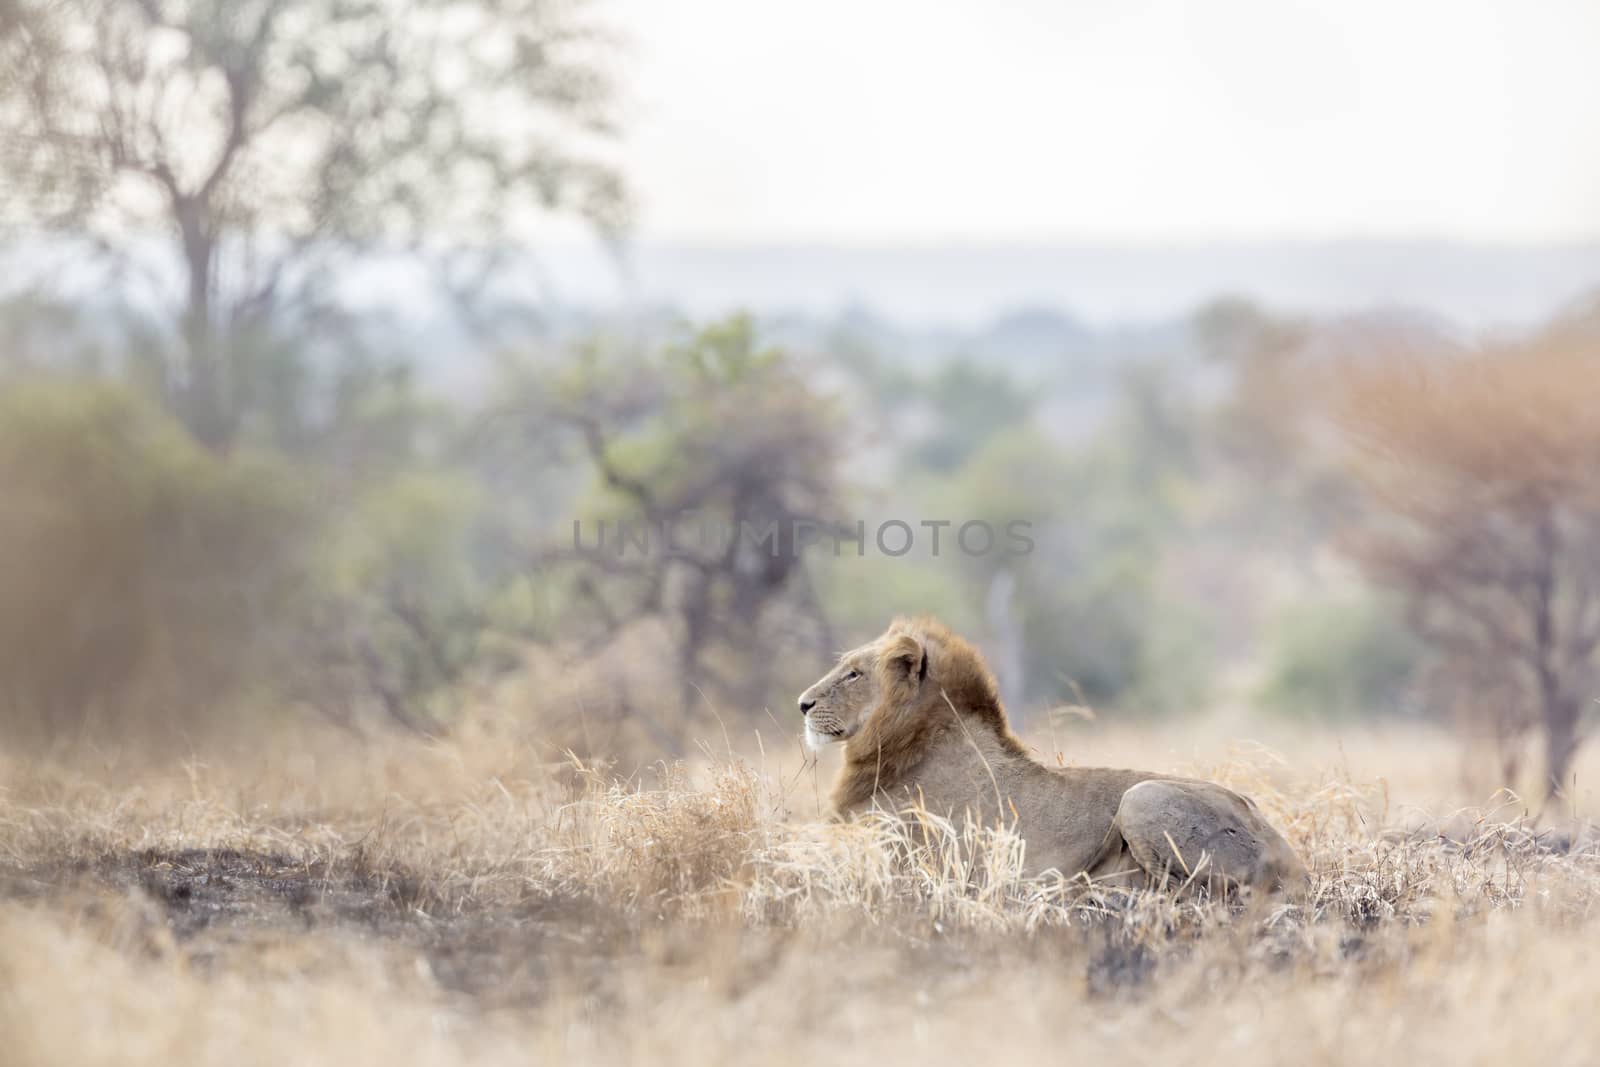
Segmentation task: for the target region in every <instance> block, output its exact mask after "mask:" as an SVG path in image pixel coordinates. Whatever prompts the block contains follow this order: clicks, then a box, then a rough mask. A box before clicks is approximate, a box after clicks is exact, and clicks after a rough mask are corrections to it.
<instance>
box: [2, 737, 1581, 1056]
mask: <svg viewBox="0 0 1600 1067" xmlns="http://www.w3.org/2000/svg"><path fill="white" fill-rule="evenodd" d="M1222 736H1223V735H1221V734H1212V733H1208V732H1207V730H1206V728H1205V727H1201V726H1189V727H1185V728H1183V729H1182V730H1181V731H1180V730H1179V729H1178V728H1176V727H1175V728H1173V729H1171V730H1151V731H1149V732H1146V733H1142V734H1139V733H1132V732H1127V731H1119V730H1115V729H1102V728H1099V727H1098V726H1095V727H1093V728H1090V727H1083V726H1075V727H1074V728H1073V729H1072V730H1071V731H1070V736H1069V737H1067V738H1065V739H1063V743H1064V744H1066V745H1070V747H1071V748H1072V749H1073V755H1072V758H1071V760H1070V762H1077V763H1085V764H1087V763H1099V762H1112V763H1124V764H1126V763H1137V764H1143V765H1153V766H1159V767H1165V768H1169V769H1173V770H1187V771H1198V772H1202V773H1207V774H1212V775H1215V776H1216V777H1218V778H1219V779H1221V780H1222V781H1224V782H1227V783H1229V784H1231V785H1234V786H1236V787H1239V788H1242V789H1246V790H1248V791H1249V792H1250V793H1252V794H1253V795H1254V796H1255V797H1257V798H1258V799H1259V800H1260V802H1261V804H1262V806H1263V808H1264V809H1265V810H1266V811H1267V812H1268V813H1269V814H1270V816H1271V817H1272V818H1273V819H1274V821H1275V822H1276V823H1277V824H1278V825H1279V826H1281V827H1282V828H1283V829H1284V830H1285V831H1286V832H1287V834H1288V835H1289V837H1290V838H1291V839H1292V840H1293V841H1294V842H1295V844H1296V845H1297V846H1298V847H1300V848H1301V849H1302V850H1303V851H1304V853H1305V854H1306V855H1307V857H1308V858H1309V859H1310V861H1311V862H1312V865H1313V866H1314V868H1315V871H1316V887H1315V892H1314V894H1313V896H1312V898H1311V899H1310V900H1309V901H1308V902H1306V903H1304V904H1299V905H1297V904H1293V903H1289V902H1285V901H1282V900H1277V899H1256V900H1250V901H1247V902H1244V903H1242V904H1240V903H1233V904H1226V903H1221V902H1211V903H1207V902H1203V901H1195V900H1189V899H1184V898H1178V897H1175V896H1173V895H1170V894H1157V893H1150V892H1146V893H1134V894H1130V893H1128V892H1125V891H1122V890H1119V889H1114V888H1111V887H1104V886H1101V887H1096V886H1085V885H1082V884H1073V883H1068V882H1061V881H1046V882H1029V881H1025V880H1021V879H1019V878H1018V877H1017V876H1016V874H1015V870H1016V867H1017V861H1018V858H1019V856H1018V852H1017V848H1016V842H1015V841H1014V840H1013V839H1011V838H1010V837H1009V836H1008V835H1007V834H1005V833H1004V832H996V831H994V830H990V829H973V828H966V829H965V830H963V829H961V828H958V827H949V826H941V825H938V824H933V823H930V825H929V829H930V830H931V831H932V832H931V833H930V834H928V835H926V836H918V837H915V838H913V837H911V836H909V835H907V834H905V833H903V832H900V831H898V830H896V829H895V828H893V827H891V826H889V825H883V824H856V825H850V826H830V825H824V824H822V823H820V822H819V821H818V820H817V819H816V818H815V813H816V810H817V809H816V805H817V798H818V795H819V794H821V793H823V792H824V791H825V789H826V784H827V781H826V779H827V776H828V775H829V774H830V773H831V770H832V767H831V764H830V763H829V761H828V760H827V758H825V759H824V760H823V763H822V765H821V767H820V768H811V769H808V768H806V767H804V766H802V765H801V762H800V758H799V753H798V751H797V749H796V748H795V747H793V743H792V741H791V740H789V739H785V741H784V742H783V746H782V747H783V751H781V752H779V751H775V750H774V748H773V746H771V744H770V742H768V744H767V746H766V750H765V751H762V749H761V747H755V748H753V749H752V750H751V751H750V752H749V753H748V754H747V755H745V756H744V757H742V758H732V759H730V758H729V756H728V750H727V749H726V748H725V747H724V746H723V745H722V744H721V742H720V740H719V744H718V745H717V746H715V747H712V746H707V749H706V752H705V755H704V757H703V758H702V759H700V760H698V761H696V762H695V764H693V765H692V766H673V767H667V766H658V767H654V768H644V769H641V770H639V771H637V772H635V773H633V774H632V775H631V776H627V775H625V776H623V780H619V779H618V777H617V776H616V775H615V774H614V773H613V774H606V773H602V772H600V771H598V770H590V769H586V768H581V767H577V766H574V765H572V764H570V763H564V762H562V761H561V760H560V759H559V758H550V759H548V762H541V761H542V760H545V759H546V758H547V756H548V755H549V754H546V753H541V752H540V751H539V749H538V748H537V746H535V745H532V744H529V743H527V742H526V740H525V739H521V738H517V737H514V736H512V735H510V734H506V733H501V732H497V731H494V730H490V729H477V730H465V731H462V732H460V733H459V734H457V735H453V736H452V738H451V739H450V740H448V741H422V740H389V741H385V742H382V743H372V744H367V745H363V746H352V745H351V744H350V743H349V740H348V738H343V737H321V738H319V737H315V736H305V735H302V734H298V733H295V734H291V735H286V736H283V737H279V738H277V739H276V740H275V741H273V742H271V743H264V742H262V741H260V740H259V739H256V740H253V741H252V743H250V744H249V745H243V746H240V747H239V748H238V749H237V750H235V751H233V752H232V753H231V754H230V753H229V752H228V751H223V750H221V749H219V750H218V751H217V752H216V753H215V754H214V755H210V756H207V757H200V756H198V755H197V756H194V757H192V758H190V759H187V760H184V761H182V762H181V763H179V764H176V765H172V766H168V767H166V768H164V769H163V768H144V767H136V766H132V765H125V761H124V760H123V759H122V758H120V757H118V756H117V755H115V754H113V753H112V752H110V751H106V752H102V753H100V754H99V755H98V756H86V755H84V754H83V753H81V752H79V753H76V754H74V755H73V757H72V758H71V759H70V760H67V759H39V758H36V757H29V758H27V759H23V758H19V757H9V758H6V759H5V760H4V762H3V763H0V785H3V788H0V897H3V902H0V1032H3V1033H4V1034H5V1035H6V1038H5V1041H4V1043H3V1046H0V1059H3V1060H5V1061H6V1062H10V1063H19V1064H26V1063H75V1064H88V1063H102V1062H116V1063H158V1062H159V1063H174V1062H185V1063H187V1062H197V1063H204V1062H227V1063H230V1064H246V1063H271V1064H284V1063H367V1062H370V1063H462V1062H512V1061H515V1062H527V1061H554V1062H583V1063H629V1062H648V1063H671V1062H692V1063H696V1064H703V1063H717V1062H739V1063H746V1062H766V1063H790V1062H795V1063H798V1062H815V1061H817V1060H819V1059H820V1060H823V1061H825V1062H869V1063H882V1062H904V1061H909V1060H918V1061H926V1062H951V1063H975V1062H998V1061H1003V1060H1028V1061H1045V1060H1049V1061H1052V1062H1060V1061H1063V1060H1064V1059H1072V1060H1077V1061H1080V1062H1081V1061H1083V1060H1084V1059H1085V1058H1087V1057H1091V1056H1093V1057H1097V1058H1103V1059H1104V1060H1105V1061H1107V1062H1112V1061H1121V1062H1128V1061H1131V1062H1148V1061H1153V1060H1156V1059H1160V1060H1162V1061H1163V1062H1167V1063H1186V1062H1195V1063H1202V1062H1204V1063H1212V1062H1218V1061H1224V1062H1226V1061H1230V1060H1231V1061H1236V1062H1284V1061H1287V1060H1291V1059H1292V1060H1293V1061H1295V1062H1302V1063H1334V1062H1350V1061H1361V1062H1365V1063H1386V1062H1398V1061H1399V1060H1400V1059H1401V1057H1407V1058H1410V1059H1413V1060H1414V1061H1416V1062H1444V1061H1449V1062H1454V1063H1532V1062H1537V1063H1542V1064H1558V1063H1586V1062H1593V1059H1594V1055H1595V1049H1596V1048H1597V1047H1600V1016H1597V1013H1595V1012H1594V1010H1593V1004H1594V1002H1595V998H1596V996H1597V995H1600V947H1597V945H1600V942H1597V938H1596V934H1597V933H1600V914H1597V912H1600V907H1597V903H1600V848H1596V847H1595V846H1594V844H1593V835H1592V831H1590V830H1589V829H1587V827H1586V824H1585V822H1584V821H1583V818H1582V816H1583V814H1584V812H1583V811H1582V810H1581V809H1582V808H1583V805H1584V803H1585V800H1584V798H1583V796H1582V794H1581V791H1580V794H1579V796H1578V799H1577V800H1575V801H1574V802H1573V805H1574V810H1569V811H1565V812H1561V813H1556V814H1552V813H1551V812H1548V811H1547V812H1545V813H1544V814H1543V818H1542V819H1541V820H1540V821H1539V824H1538V825H1537V826H1535V825H1534V823H1533V819H1532V817H1531V813H1530V806H1528V805H1524V804H1522V803H1520V802H1518V801H1516V800H1515V799H1513V798H1507V797H1502V798H1500V800H1503V803H1498V806H1495V807H1486V808H1483V809H1478V810H1473V809H1468V810H1453V809H1451V808H1449V807H1448V806H1447V805H1448V803H1449V800H1450V798H1452V797H1456V796H1459V795H1460V794H1461V793H1462V792H1463V791H1464V790H1465V789H1467V788H1468V786H1466V785H1465V784H1464V783H1463V780H1462V778H1461V773H1460V768H1461V760H1460V758H1459V754H1458V750H1457V748H1456V747H1455V746H1454V744H1453V742H1452V741H1450V740H1449V739H1446V738H1445V737H1443V736H1442V735H1438V734H1433V733H1430V732H1427V731H1423V730H1419V731H1416V732H1408V731H1399V732H1396V731H1390V732H1386V733H1381V734H1373V733H1361V734H1355V735H1351V736H1347V737H1345V738H1344V739H1342V740H1340V739H1335V738H1334V737H1332V736H1331V735H1329V734H1327V733H1325V732H1321V731H1303V732H1301V733H1300V735H1299V736H1298V737H1293V736H1289V737H1286V738H1285V754H1284V755H1281V756H1278V755H1274V754H1273V753H1271V752H1269V751H1268V750H1267V749H1265V748H1263V747H1261V746H1257V745H1245V744H1238V743H1234V744H1228V743H1226V742H1224V741H1222V740H1221V737H1222ZM1319 755H1320V761H1318V758H1317V757H1318V756H1319ZM1591 765H1592V760H1591ZM1386 770H1387V771H1389V772H1390V773H1387V774H1386V773H1384V772H1385V771H1386ZM1586 770H1587V768H1581V769H1580V774H1582V773H1583V772H1584V771H1586ZM1582 780H1584V779H1583V778H1581V777H1580V781H1582ZM1413 801H1415V802H1420V803H1424V804H1427V805H1430V806H1431V810H1429V811H1424V810H1422V809H1419V808H1414V807H1412V806H1411V805H1412V803H1413ZM1575 813H1576V815H1577V816H1578V817H1576V818H1574V814H1575ZM1544 827H1549V829H1545V828H1544Z"/></svg>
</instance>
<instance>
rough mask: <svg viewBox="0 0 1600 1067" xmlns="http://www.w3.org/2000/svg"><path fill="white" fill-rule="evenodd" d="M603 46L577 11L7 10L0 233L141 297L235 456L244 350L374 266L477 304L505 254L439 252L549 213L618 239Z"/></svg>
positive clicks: (191, 394)
mask: <svg viewBox="0 0 1600 1067" xmlns="http://www.w3.org/2000/svg"><path fill="white" fill-rule="evenodd" d="M602 45H603V39H602V37H601V36H600V35H599V34H598V32H597V31H596V29H595V28H594V26H593V25H592V23H591V21H590V19H589V17H588V5H587V3H586V2H585V0H404V2H402V0H0V131H3V133H0V138H3V140H0V182H3V183H4V185H5V187H6V188H7V190H8V194H7V196H6V197H5V198H4V199H5V202H4V203H0V218H3V217H4V216H5V215H7V214H9V215H10V216H11V218H10V219H9V221H11V222H13V223H20V224H21V225H22V226H24V227H29V228H46V229H50V230H54V231H57V232H59V233H65V234H67V235H69V236H76V237H80V238H84V239H86V240H88V241H89V242H90V243H91V244H92V246H93V247H94V248H95V249H96V250H97V251H99V252H100V253H103V254H105V255H106V256H108V257H109V258H110V261H112V262H114V263H115V264H116V265H117V266H118V267H119V268H122V269H123V270H124V271H125V272H126V275H127V276H138V277H140V278H142V279H143V280H144V281H145V282H147V283H148V285H149V287H150V288H149V293H150V294H151V295H153V296H155V297H157V298H158V299H159V300H160V301H161V302H162V303H161V305H160V306H162V307H164V308H166V309H167V311H166V312H165V317H166V320H167V322H168V324H169V325H170V327H171V330H170V332H171V334H172V340H173V344H172V345H171V346H170V347H171V352H172V356H171V358H170V359H169V360H168V361H167V365H166V366H164V367H163V368H162V369H163V377H164V381H163V383H162V384H163V386H164V387H165V390H166V393H167V396H168V398H169V400H170V402H171V403H172V405H173V407H174V408H175V409H176V410H177V411H178V412H179V413H180V414H181V415H182V416H183V418H184V419H185V421H186V422H187V423H188V424H189V426H190V428H191V429H192V430H193V432H195V434H196V435H197V436H198V437H200V438H201V439H202V440H203V441H205V442H207V443H208V444H211V445H213V446H219V447H221V446H226V444H227V443H228V442H229V441H230V440H231V439H232V437H233V436H234V434H235V433H236V432H237V429H238V425H239V420H240V414H241V409H242V408H243V407H244V405H246V404H247V403H248V393H249V389H250V384H251V383H250V380H249V378H250V373H251V368H250V367H249V366H247V365H246V363H245V361H246V359H247V353H248V352H249V351H250V344H249V343H247V342H249V341H251V340H252V338H254V339H255V340H256V342H257V348H258V349H259V347H260V346H259V336H260V335H261V333H262V332H263V331H270V330H272V329H275V328H278V324H279V323H280V322H281V321H282V320H283V319H284V318H285V317H289V318H295V319H298V320H299V321H301V323H302V324H309V323H316V322H318V321H320V320H321V319H322V318H323V317H325V316H326V315H327V314H328V313H329V311H330V309H331V308H332V307H333V306H334V302H333V299H332V297H333V295H334V293H335V291H336V289H337V285H338V282H339V279H340V275H341V273H342V271H343V268H344V266H345V265H346V264H347V263H348V261H349V259H350V257H351V256H352V255H353V254H355V253H357V252H358V251H359V250H361V249H371V248H373V247H375V246H376V247H382V248H384V249H387V250H391V251H393V250H396V249H400V250H405V251H408V252H411V253H419V252H421V251H424V250H427V251H428V252H430V253H432V254H436V255H435V260H434V261H435V262H436V263H440V264H448V265H449V266H450V268H451V269H453V270H455V271H457V272H459V271H461V270H462V269H463V268H464V267H470V268H473V269H471V270H469V271H468V272H467V273H465V274H461V273H457V274H456V275H455V278H454V280H455V281H456V282H457V283H458V285H459V286H460V288H461V289H462V290H464V291H470V290H472V289H473V288H474V287H475V286H476V285H477V284H478V283H479V282H480V280H481V279H482V277H483V271H484V269H485V268H486V266H487V265H488V264H490V263H492V262H493V259H492V257H491V256H489V255H487V254H480V255H472V256H470V257H465V258H463V257H460V256H453V257H446V256H445V255H444V254H443V253H444V252H445V250H454V251H458V252H459V251H461V250H467V249H473V250H476V251H477V252H480V253H481V252H483V250H484V249H491V250H492V249H495V248H503V247H504V243H505V242H506V241H507V240H509V239H510V238H512V237H514V236H515V234H516V232H517V229H518V227H519V225H520V224H522V223H524V222H526V221H529V220H530V219H531V218H533V217H536V216H537V215H538V214H540V213H541V212H545V211H569V212H574V213H576V214H578V215H580V216H582V217H584V218H585V219H587V220H589V221H591V222H592V223H594V224H596V225H597V226H599V227H600V228H601V229H602V231H604V232H606V233H609V234H615V233H617V232H618V231H619V230H620V228H621V227H622V226H623V225H624V223H625V221H626V209H627V203H626V197H625V193H624V189H623V186H622V183H621V181H620V179H619V177H618V175H617V173H616V171H615V170H614V169H613V168H612V167H611V166H610V165H609V164H608V163H607V162H606V161H605V158H604V157H605V152H604V143H605V141H606V139H608V138H609V137H610V136H611V135H612V134H613V111H614V93H613V90H612V87H611V85H610V83H609V81H608V79H607V77H606V75H605V73H604V71H603V69H602V67H601V65H600V63H599V60H600V58H601V57H602V55H603V50H602V48H601V46H602ZM153 235H156V236H159V238H160V239H161V242H162V246H163V247H165V248H166V249H167V251H168V253H169V254H168V255H167V256H165V257H162V256H159V255H158V256H155V257H152V256H151V255H150V254H149V253H150V248H151V241H152V236H153ZM173 253H175V254H173ZM173 262H175V263H176V264H177V265H178V267H179V270H178V271H177V272H176V276H175V275H174V273H173V272H172V271H171V269H170V264H171V263H173Z"/></svg>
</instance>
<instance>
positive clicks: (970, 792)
mask: <svg viewBox="0 0 1600 1067" xmlns="http://www.w3.org/2000/svg"><path fill="white" fill-rule="evenodd" d="M800 700H801V707H802V710H805V711H806V712H807V736H808V739H810V740H811V741H812V742H813V744H818V743H826V742H832V741H843V743H844V765H843V766H842V767H841V769H840V772H839V776H838V779H837V780H836V781H835V783H834V786H833V792H832V804H833V808H834V811H835V813H836V814H838V815H840V816H849V815H852V814H855V813H858V812H861V811H864V810H867V809H869V808H871V807H874V806H877V807H882V808H889V809H904V808H906V807H910V806H913V805H917V804H920V805H922V806H923V807H925V808H927V809H928V810H930V811H933V812H935V813H938V814H945V815H954V816H963V815H969V816H971V817H974V818H978V819H981V820H983V821H984V822H985V823H987V824H991V825H992V824H993V823H994V822H995V821H997V820H999V821H1002V822H1004V823H1006V824H1007V825H1012V826H1014V827H1015V828H1016V830H1017V832H1018V833H1019V834H1020V836H1021V837H1022V838H1023V840H1024V841H1025V842H1026V857H1027V859H1026V867H1027V870H1028V873H1030V874H1039V873H1042V872H1045V871H1048V870H1052V869H1054V870H1057V871H1060V872H1061V873H1062V874H1064V875H1067V876H1069V877H1071V876H1074V875H1077V874H1079V873H1087V874H1089V875H1090V876H1091V877H1095V878H1118V879H1121V880H1122V881H1123V882H1124V883H1126V882H1127V881H1128V880H1129V877H1130V876H1143V877H1145V878H1147V879H1149V880H1151V881H1155V882H1166V881H1168V880H1171V879H1174V878H1175V879H1176V880H1178V881H1180V882H1181V881H1187V880H1189V875H1190V874H1191V873H1196V874H1197V875H1198V877H1197V878H1196V879H1195V881H1197V882H1200V883H1206V884H1213V885H1216V884H1238V885H1251V886H1268V887H1278V886H1283V887H1286V888H1291V889H1299V888H1301V887H1302V886H1303V884H1304V882H1305V879H1306V869H1305V866H1304V864H1303V863H1301V861H1300V859H1299V857H1298V856H1296V855H1295V852H1294V850H1293V849H1292V848H1291V847H1290V846H1289V843H1288V842H1287V841H1285V840H1284V839H1283V837H1282V836H1281V835H1280V834H1279V833H1278V832H1277V831H1276V830H1274V829H1273V828H1272V827H1271V826H1270V825H1269V824H1268V823H1267V822H1266V820H1264V819H1263V818H1261V816H1260V814H1259V813H1258V812H1257V810H1256V807H1255V805H1254V803H1252V802H1251V801H1250V800H1249V799H1247V798H1246V797H1243V796H1241V795H1239V794H1238V793H1235V792H1233V791H1232V790H1229V789H1226V788H1224V787H1222V786H1220V785H1217V784H1215V783H1212V782H1205V781H1200V780H1196V779H1188V778H1177V777H1172V776H1169V775H1160V774H1155V773H1151V772H1147V771H1134V770H1118V769H1112V768H1104V767H1082V768H1079V767H1068V768H1062V767H1047V766H1045V765H1044V764H1042V763H1040V762H1038V761H1037V760H1035V759H1034V758H1033V757H1032V756H1031V755H1030V754H1029V752H1028V750H1027V748H1026V747H1025V746H1024V745H1023V743H1022V742H1021V741H1020V740H1019V739H1018V738H1017V736H1016V735H1015V734H1014V733H1012V732H1011V727H1010V725H1009V723H1008V721H1007V719H1006V713H1005V709H1004V707H1003V706H1002V705H1001V702H1000V695H999V688H998V686H996V684H995V680H994V676H993V675H992V674H991V673H990V672H989V668H988V666H987V665H986V664H985V663H984V661H983V657H982V656H981V655H980V654H979V653H978V651H977V650H976V649H975V648H973V647H972V646H971V645H970V644H968V643H967V642H966V641H964V640H962V639H961V638H960V637H959V636H957V635H956V634H954V633H952V632H951V631H950V630H949V629H948V628H946V627H945V626H944V625H942V624H941V623H939V622H937V621H936V620H933V619H903V618H902V619H896V620H895V621H894V622H893V623H892V624H891V625H890V627H889V629H888V631H887V632H886V633H885V634H884V635H883V636H882V637H880V638H878V640H876V641H874V642H872V643H870V644H868V645H864V646H862V647H861V648H858V649H855V650H854V651H852V652H849V653H846V654H845V656H844V657H842V658H841V660H840V663H839V664H838V666H836V667H835V668H834V669H833V670H832V671H830V672H829V673H828V674H827V675H825V676H824V677H823V678H822V679H821V680H820V681H818V682H817V683H816V684H815V685H813V686H812V687H811V688H810V689H808V690H806V692H805V694H803V695H802V696H801V698H800Z"/></svg>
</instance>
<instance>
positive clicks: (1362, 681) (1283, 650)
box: [1261, 598, 1420, 716]
mask: <svg viewBox="0 0 1600 1067" xmlns="http://www.w3.org/2000/svg"><path fill="white" fill-rule="evenodd" d="M1270 639H1271V651H1270V653H1269V664H1268V671H1267V680H1266V685H1265V687H1264V690H1263V692H1262V694H1261V696H1262V699H1263V701H1264V702H1265V703H1266V704H1267V705H1268V706H1270V707H1271V708H1273V709H1274V710H1277V711H1280V712H1283V713H1286V714H1290V715H1297V716H1312V715H1319V716H1362V715H1368V716H1370V715H1378V714H1384V713H1390V712H1394V711H1396V710H1400V709H1402V708H1403V707H1404V706H1405V705H1406V704H1407V703H1408V698H1409V696H1410V693H1411V689H1412V683H1413V682H1414V681H1415V679H1416V673H1417V666H1418V661H1419V659H1420V654H1419V653H1420V650H1419V649H1418V648H1417V637H1416V635H1415V634H1414V633H1412V632H1411V631H1410V630H1409V629H1408V628H1407V627H1406V625H1405V620H1404V619H1403V618H1402V617H1401V615H1400V613H1399V611H1398V610H1396V609H1395V608H1394V607H1393V606H1392V605H1389V604H1387V603H1385V602H1383V601H1381V600H1378V599H1372V598H1364V599H1337V600H1313V601H1309V602H1306V601H1301V602H1297V603H1295V604H1293V605H1291V606H1290V607H1289V608H1288V609H1287V610H1285V611H1284V612H1283V613H1282V615H1281V616H1280V617H1279V618H1277V619H1276V620H1275V621H1274V625H1273V627H1272V633H1271V635H1270Z"/></svg>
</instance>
